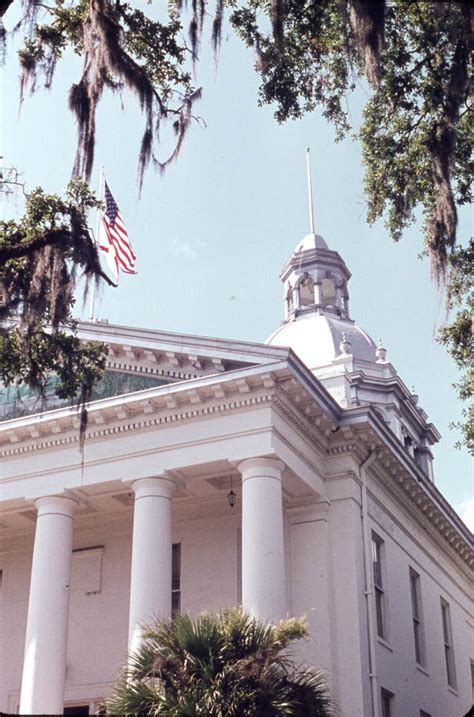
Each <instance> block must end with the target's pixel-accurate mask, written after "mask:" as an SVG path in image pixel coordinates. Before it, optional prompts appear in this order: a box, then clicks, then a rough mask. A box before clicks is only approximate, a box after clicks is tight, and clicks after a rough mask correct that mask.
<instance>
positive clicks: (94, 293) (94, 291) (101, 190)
mask: <svg viewBox="0 0 474 717" xmlns="http://www.w3.org/2000/svg"><path fill="white" fill-rule="evenodd" d="M103 193H104V165H101V167H100V170H99V192H98V199H99V201H102V199H103ZM100 212H101V210H100V209H99V208H97V222H96V228H95V242H96V245H97V246H98V245H99V231H100ZM96 296H97V281H94V286H93V287H92V297H91V309H90V316H89V321H95V302H96Z"/></svg>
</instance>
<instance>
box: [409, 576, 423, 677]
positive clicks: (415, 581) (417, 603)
mask: <svg viewBox="0 0 474 717" xmlns="http://www.w3.org/2000/svg"><path fill="white" fill-rule="evenodd" d="M420 586H421V583H420V576H419V575H418V573H417V572H415V571H414V570H413V569H412V568H410V593H411V614H412V619H413V639H414V641H415V658H416V661H417V662H418V664H419V665H424V664H425V662H426V655H425V640H424V632H423V622H422V613H421V591H420V590H421V587H420Z"/></svg>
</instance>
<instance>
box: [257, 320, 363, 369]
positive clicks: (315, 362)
mask: <svg viewBox="0 0 474 717" xmlns="http://www.w3.org/2000/svg"><path fill="white" fill-rule="evenodd" d="M343 333H344V334H345V339H346V341H349V342H350V344H351V353H352V355H353V357H354V359H355V360H360V361H367V362H371V363H373V362H375V359H376V356H375V349H376V345H375V343H374V342H373V341H372V339H371V338H370V336H368V335H367V334H366V333H365V332H364V331H362V329H360V328H359V327H358V326H356V324H354V323H353V322H352V321H348V320H344V319H339V318H333V317H331V316H328V315H327V314H316V313H310V314H308V316H301V315H300V316H299V317H298V319H297V320H296V321H289V322H287V323H285V324H283V326H280V328H279V329H277V330H276V331H275V332H274V333H273V334H272V335H271V336H270V337H269V338H268V339H267V340H266V342H265V343H267V344H269V345H271V346H289V347H290V348H292V349H293V351H294V352H295V353H296V354H297V355H298V356H299V358H300V359H301V360H302V361H303V362H304V363H305V364H306V366H307V367H308V368H309V369H315V368H318V367H320V366H324V365H326V364H329V363H331V361H333V360H334V359H335V358H337V357H338V356H340V355H341V350H340V348H339V344H340V343H341V341H342V338H343V337H342V334H343Z"/></svg>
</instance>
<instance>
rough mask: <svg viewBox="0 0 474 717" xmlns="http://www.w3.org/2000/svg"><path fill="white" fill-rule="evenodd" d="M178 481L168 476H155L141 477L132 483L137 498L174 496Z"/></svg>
mask: <svg viewBox="0 0 474 717" xmlns="http://www.w3.org/2000/svg"><path fill="white" fill-rule="evenodd" d="M177 485H178V484H177V481H175V480H174V479H173V478H168V476H156V477H153V478H139V479H138V480H136V481H134V482H133V483H132V490H133V492H134V493H135V499H137V498H144V497H146V496H149V497H155V498H172V497H173V494H174V492H175V490H176V487H177Z"/></svg>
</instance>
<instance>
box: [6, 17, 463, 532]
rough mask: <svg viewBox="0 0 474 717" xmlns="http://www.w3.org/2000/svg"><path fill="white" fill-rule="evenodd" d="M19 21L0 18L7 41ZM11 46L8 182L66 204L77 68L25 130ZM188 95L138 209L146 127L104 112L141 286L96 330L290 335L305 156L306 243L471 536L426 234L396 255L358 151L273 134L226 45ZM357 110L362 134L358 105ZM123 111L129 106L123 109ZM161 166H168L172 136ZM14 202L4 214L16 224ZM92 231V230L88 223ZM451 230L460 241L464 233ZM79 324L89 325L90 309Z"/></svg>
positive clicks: (328, 131)
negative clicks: (406, 410)
mask: <svg viewBox="0 0 474 717" xmlns="http://www.w3.org/2000/svg"><path fill="white" fill-rule="evenodd" d="M13 22H14V18H13V17H12V16H11V15H10V16H9V15H7V17H6V21H5V24H6V26H7V27H11V26H12V24H13ZM14 49H15V48H14V46H12V45H10V47H9V52H8V56H7V63H6V65H5V67H4V68H3V71H2V73H1V86H0V93H1V108H2V109H1V110H0V111H1V116H0V123H1V124H0V130H1V133H0V142H1V151H0V154H1V155H3V160H2V163H3V165H4V166H11V165H15V166H16V167H17V169H18V170H20V171H21V172H22V173H23V175H22V177H23V179H24V180H25V181H26V188H27V189H32V188H33V187H35V186H36V185H41V186H43V187H44V188H45V189H46V190H47V191H48V192H61V191H62V190H63V189H64V187H65V186H66V184H67V182H68V179H69V178H70V174H71V169H72V163H73V159H74V153H75V142H76V129H75V125H74V121H73V118H72V116H71V115H70V113H69V112H68V110H67V91H68V88H69V86H70V84H71V83H72V82H74V81H77V80H78V78H79V76H80V64H79V61H78V59H77V58H74V57H68V58H67V59H66V60H65V61H64V62H63V63H60V65H59V66H58V70H57V74H56V78H55V81H54V84H53V88H52V90H50V91H44V90H39V91H38V92H37V93H36V94H34V95H33V96H31V97H26V98H25V100H24V103H23V107H22V110H21V113H20V115H19V114H18V109H19V83H18V65H17V61H16V56H15V51H14ZM201 57H202V59H201V62H200V63H199V65H198V72H197V80H196V82H197V84H198V85H201V86H202V87H203V98H202V100H201V101H200V102H199V105H196V107H195V111H196V113H198V114H199V115H200V116H201V117H202V118H203V119H204V121H205V126H203V125H202V123H199V124H198V123H195V124H194V125H193V126H192V127H191V129H190V132H189V134H188V136H187V137H186V140H185V142H184V146H183V148H182V151H181V154H180V156H179V158H178V161H177V162H176V164H174V165H172V166H171V167H170V168H169V169H168V170H167V171H166V173H165V175H164V176H163V177H161V176H159V175H158V174H156V173H153V172H152V171H149V172H148V173H147V175H146V177H145V183H144V187H143V192H142V196H141V198H139V197H138V189H137V156H138V150H139V146H140V139H141V133H142V131H143V119H142V117H141V115H140V112H139V111H138V109H137V108H136V107H135V106H134V103H133V101H132V100H131V99H130V98H129V97H127V96H126V95H124V97H123V98H122V100H120V98H119V97H118V96H108V97H106V99H105V101H104V102H103V103H102V105H101V107H100V108H99V115H98V131H97V145H96V165H95V173H94V179H93V186H95V185H96V184H97V183H98V176H99V167H100V165H101V164H102V165H103V166H104V171H105V176H106V179H107V182H108V184H109V186H110V189H111V191H112V193H113V195H114V197H115V199H116V201H117V203H118V205H119V207H120V210H121V213H122V216H123V218H124V220H125V223H126V225H127V229H128V232H129V236H130V238H131V241H132V244H133V247H134V250H135V253H136V254H137V257H138V259H137V264H136V268H137V271H138V274H137V275H136V276H125V275H123V276H122V278H121V281H120V285H119V287H118V288H117V289H114V288H108V287H104V288H103V290H102V292H101V295H100V297H99V300H98V303H97V312H96V316H97V317H98V318H102V319H108V320H109V321H110V322H111V323H118V324H122V325H129V326H138V327H140V326H141V327H148V328H154V329H161V330H166V331H175V332H179V333H193V334H198V335H203V336H211V337H212V336H216V337H222V338H230V339H242V340H249V341H261V342H263V341H265V339H266V338H267V337H268V336H269V335H270V334H271V333H272V332H273V331H274V330H275V329H276V328H277V327H278V326H279V325H280V323H281V321H282V320H283V299H282V286H281V283H280V280H279V273H280V270H281V268H282V267H283V265H284V263H285V261H286V260H287V258H288V257H289V256H290V255H291V253H292V251H293V249H294V248H295V246H296V245H297V244H298V242H299V241H300V240H301V238H302V237H303V236H304V235H305V234H307V233H308V232H309V220H308V210H307V195H306V168H305V148H306V147H307V146H309V147H310V148H311V163H312V173H313V194H314V207H315V228H316V232H317V233H319V234H321V235H322V236H323V237H324V238H325V239H326V241H327V243H328V245H329V246H330V248H331V249H335V250H337V251H338V252H339V253H340V254H341V256H342V257H343V258H344V260H345V262H346V264H347V266H348V267H349V269H350V271H351V272H352V279H351V281H350V283H349V293H350V307H351V309H350V310H351V316H352V318H353V319H355V320H356V322H357V324H358V325H359V326H361V327H362V328H363V329H364V330H366V331H367V332H368V333H369V334H370V335H371V336H372V337H373V338H374V339H375V340H377V339H378V338H379V337H380V338H381V339H382V342H383V344H384V346H385V347H386V348H387V350H388V359H389V360H390V361H391V362H392V363H393V365H394V366H395V368H396V369H397V371H398V373H399V375H400V376H401V378H402V380H403V381H404V382H405V383H406V384H407V386H409V387H411V386H412V385H413V386H414V387H415V390H416V393H417V394H418V395H419V397H420V400H419V404H420V405H421V406H422V407H423V409H424V410H425V411H426V413H427V414H428V416H429V420H431V421H432V422H433V423H434V424H435V425H436V427H437V428H438V430H439V431H440V432H441V434H442V439H441V442H440V443H439V444H438V445H437V446H436V447H435V449H434V456H435V462H434V470H435V482H436V485H437V486H438V488H440V490H441V491H442V492H443V494H444V495H445V497H446V498H447V499H448V500H449V501H450V502H451V504H452V505H453V506H454V507H455V508H456V509H457V510H458V511H459V512H460V513H461V515H462V516H463V517H464V519H465V520H466V522H468V523H470V525H471V529H472V528H473V527H474V498H473V481H472V463H471V460H470V457H469V455H468V453H467V451H466V450H465V449H463V450H458V449H456V448H455V447H454V444H455V443H456V441H457V440H458V438H459V436H458V434H457V433H456V432H455V431H453V430H451V429H450V427H449V424H450V423H451V422H453V421H454V422H455V421H457V420H459V419H460V412H461V405H460V403H459V402H458V400H457V398H456V394H455V391H454V389H453V388H452V384H453V383H454V382H455V381H456V380H457V378H458V375H457V372H456V369H455V367H454V364H453V362H452V360H451V359H450V357H449V356H448V355H447V354H446V352H445V350H444V349H443V347H441V346H439V345H438V344H437V342H436V332H437V329H438V328H439V327H440V326H441V325H442V323H443V320H444V302H443V299H442V297H440V296H439V295H438V293H437V290H436V288H435V286H434V285H433V283H432V282H431V279H430V272H429V265H428V262H427V260H426V259H424V260H421V259H420V258H419V254H420V252H421V251H422V248H423V237H422V231H421V222H418V223H417V224H415V225H414V226H412V227H410V229H409V230H407V231H406V233H405V236H404V238H403V240H402V241H401V242H399V243H398V244H395V243H393V242H392V241H391V239H390V238H389V235H388V231H387V230H386V228H385V227H384V224H383V222H377V223H376V224H374V225H372V226H369V225H368V224H367V222H366V218H365V200H364V188H363V167H362V164H361V152H360V146H359V144H358V143H357V142H355V141H352V140H351V139H347V140H345V141H343V142H340V143H336V142H335V134H334V130H333V129H332V127H331V126H330V125H329V124H328V123H327V122H326V120H324V119H323V118H322V117H321V115H320V114H319V113H318V112H317V111H316V112H314V113H312V114H308V115H306V116H305V117H304V118H303V119H301V120H298V121H289V122H288V123H286V124H284V125H278V124H277V123H276V121H275V120H274V118H273V109H274V108H273V109H272V108H270V107H264V108H262V107H258V106H257V96H258V76H257V74H256V72H255V70H254V67H253V65H254V57H253V55H252V53H251V52H250V51H248V50H247V49H245V48H244V47H243V45H242V44H241V43H240V41H239V40H238V39H237V38H235V37H233V35H232V34H231V32H230V31H229V29H228V28H227V29H225V30H224V34H223V42H222V49H221V55H220V60H219V64H218V67H217V69H216V67H215V65H214V62H213V59H212V50H211V47H210V42H209V40H208V38H207V37H206V38H205V39H204V41H203V45H202V50H201ZM366 97H367V95H366V92H365V90H364V88H363V87H360V88H359V89H358V90H357V91H356V93H355V94H354V96H353V97H352V99H351V103H350V109H351V115H352V118H353V120H354V122H355V123H357V120H358V118H359V117H360V113H361V110H362V107H363V104H364V102H365V100H366ZM122 104H123V106H122ZM163 142H164V146H163V148H162V150H161V151H162V154H161V156H160V158H161V159H164V158H165V157H166V144H167V137H166V134H165V135H164V136H163ZM20 211H21V200H20V199H19V198H18V199H16V200H15V199H14V200H11V201H10V202H9V203H8V204H6V203H5V202H4V203H3V204H0V212H3V213H4V215H10V216H14V215H15V213H16V214H18V213H19V212H20ZM91 222H93V223H95V219H94V218H93V217H91ZM471 223H472V220H471V216H470V215H469V214H468V213H467V212H464V213H462V214H461V217H460V226H459V235H460V237H461V238H462V237H466V236H467V235H468V234H469V233H470V232H471V230H472V227H471ZM79 299H80V297H78V314H79V315H81V316H82V318H88V316H89V305H88V304H87V305H86V306H84V307H82V306H81V302H80V300H79Z"/></svg>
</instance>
